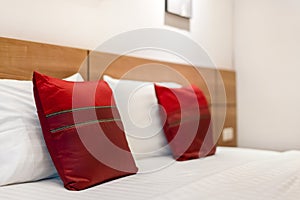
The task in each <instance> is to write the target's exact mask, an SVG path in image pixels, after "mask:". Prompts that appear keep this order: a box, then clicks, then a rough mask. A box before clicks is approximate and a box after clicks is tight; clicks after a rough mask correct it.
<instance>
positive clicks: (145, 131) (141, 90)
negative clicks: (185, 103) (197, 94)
mask: <svg viewBox="0 0 300 200" xmlns="http://www.w3.org/2000/svg"><path fill="white" fill-rule="evenodd" d="M103 79H104V81H106V82H107V83H108V84H109V86H110V87H111V89H112V90H113V95H114V98H115V101H116V104H117V107H118V110H119V113H120V116H121V119H122V122H123V126H124V129H125V130H124V131H125V133H126V137H127V141H128V145H129V147H130V149H131V152H132V154H133V156H134V158H135V160H136V161H137V162H136V163H137V165H138V166H139V161H138V159H142V158H148V157H153V156H163V155H170V154H171V151H170V149H169V146H168V144H167V140H166V137H165V135H164V132H163V127H162V120H161V118H160V113H159V108H160V107H159V104H158V102H157V98H156V94H155V89H154V83H152V82H142V81H133V80H120V79H114V78H112V77H109V76H107V75H105V76H104V77H103ZM159 84H160V85H163V86H166V87H172V88H179V87H181V85H179V84H177V83H159Z"/></svg>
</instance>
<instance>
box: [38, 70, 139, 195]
mask: <svg viewBox="0 0 300 200" xmlns="http://www.w3.org/2000/svg"><path fill="white" fill-rule="evenodd" d="M33 83H34V96H35V101H36V106H37V111H38V115H39V119H40V123H41V126H42V130H43V135H44V139H45V141H46V144H47V148H48V150H49V152H50V155H51V158H52V160H53V162H54V165H55V167H56V169H57V171H58V173H59V176H60V177H61V179H62V181H63V183H64V186H65V188H67V189H69V190H82V189H85V188H88V187H91V186H93V185H97V184H99V183H102V182H106V181H109V180H112V179H116V178H118V177H123V176H126V175H130V174H135V173H136V172H137V167H136V165H135V162H134V160H133V157H132V155H131V152H130V149H129V147H128V144H127V141H126V137H125V134H124V132H123V126H122V123H121V121H120V116H119V113H118V110H117V108H116V106H115V103H114V100H113V96H112V91H111V89H110V88H109V86H108V84H107V83H106V82H104V81H95V82H68V81H64V80H60V79H56V78H52V77H49V76H45V75H42V74H39V73H37V72H34V74H33Z"/></svg>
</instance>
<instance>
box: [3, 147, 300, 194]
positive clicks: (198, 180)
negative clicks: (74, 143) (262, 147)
mask: <svg viewBox="0 0 300 200" xmlns="http://www.w3.org/2000/svg"><path fill="white" fill-rule="evenodd" d="M169 161H170V162H171V161H172V158H170V157H157V158H151V159H145V160H143V161H140V162H139V166H140V168H141V171H143V172H146V171H153V169H155V168H156V167H157V166H160V165H159V163H162V162H163V163H168V162H169ZM150 163H152V164H150ZM153 166H154V167H153ZM0 199H1V200H2V199H3V200H4V199H9V200H19V199H22V200H40V199H43V200H44V199H45V200H50V199H51V200H53V199H56V200H71V199H72V200H74V199H80V200H94V199H104V200H120V199H130V200H135V199H136V200H150V199H155V200H160V199H178V200H181V199H189V200H193V199H205V200H206V199H251V200H252V199H264V200H267V199H284V200H285V199H295V200H298V199H300V151H290V152H284V153H278V152H272V151H259V150H250V149H240V148H225V147H218V149H217V153H216V155H214V156H210V157H207V158H203V159H196V160H191V161H185V162H172V164H171V165H169V166H168V167H165V168H162V169H160V170H157V171H154V172H151V173H140V174H137V175H133V176H128V177H124V178H121V179H118V180H115V181H111V182H107V183H104V184H101V185H99V186H95V187H93V188H89V189H87V190H84V191H79V192H78V191H67V190H66V189H64V188H63V185H62V182H61V181H60V180H59V179H58V178H56V179H49V180H44V181H39V182H34V183H25V184H18V185H11V186H4V187H0Z"/></svg>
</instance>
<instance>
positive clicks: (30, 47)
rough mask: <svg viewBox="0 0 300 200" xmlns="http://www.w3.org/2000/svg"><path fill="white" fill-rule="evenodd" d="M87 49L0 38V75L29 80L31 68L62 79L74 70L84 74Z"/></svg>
mask: <svg viewBox="0 0 300 200" xmlns="http://www.w3.org/2000/svg"><path fill="white" fill-rule="evenodd" d="M86 58H87V51H86V50H81V49H75V48H69V47H62V46H56V45H49V44H42V43H36V42H28V41H22V40H15V39H9V38H2V37H1V38H0V78H6V79H17V80H30V79H31V77H32V72H33V71H34V70H36V71H39V72H41V73H44V74H47V75H50V76H53V77H57V78H65V77H67V76H70V75H72V74H74V73H76V72H78V71H80V72H81V74H82V75H83V76H85V77H86V76H87V60H86Z"/></svg>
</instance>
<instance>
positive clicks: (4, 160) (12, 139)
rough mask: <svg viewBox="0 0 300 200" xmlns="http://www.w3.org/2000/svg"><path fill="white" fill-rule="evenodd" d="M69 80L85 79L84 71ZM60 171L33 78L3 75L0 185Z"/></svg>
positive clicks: (0, 96)
mask: <svg viewBox="0 0 300 200" xmlns="http://www.w3.org/2000/svg"><path fill="white" fill-rule="evenodd" d="M67 80H69V81H83V78H82V77H81V75H80V74H74V75H73V76H71V77H68V78H67ZM55 175H57V172H56V170H55V168H54V166H53V164H52V161H51V158H50V156H49V153H48V150H47V148H46V146H45V142H44V139H43V136H42V130H41V127H40V123H39V119H38V116H37V112H36V107H35V102H34V97H33V84H32V81H19V80H7V79H0V186H1V185H8V184H13V183H21V182H29V181H35V180H40V179H44V178H49V177H52V176H55Z"/></svg>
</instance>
